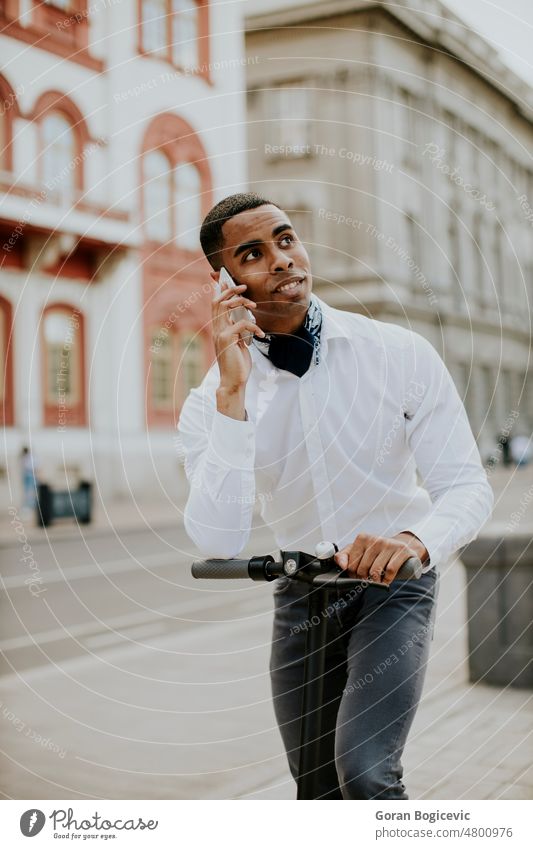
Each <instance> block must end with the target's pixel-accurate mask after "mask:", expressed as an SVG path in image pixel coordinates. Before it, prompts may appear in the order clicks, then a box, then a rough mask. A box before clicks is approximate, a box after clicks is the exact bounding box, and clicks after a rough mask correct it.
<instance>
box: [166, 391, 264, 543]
mask: <svg viewBox="0 0 533 849" xmlns="http://www.w3.org/2000/svg"><path fill="white" fill-rule="evenodd" d="M178 433H179V436H180V439H181V443H182V448H183V453H184V461H185V474H186V476H187V480H188V482H189V485H190V491H189V497H188V499H187V503H186V506H185V512H184V524H185V530H186V531H187V534H188V535H189V537H190V539H191V540H192V541H193V542H194V543H195V545H196V546H197V548H198V549H199V550H200V552H201V553H202V554H203V556H204V557H221V558H229V557H236V556H237V555H238V554H239V553H240V552H241V551H242V549H243V548H244V546H245V545H246V543H247V541H248V537H249V535H250V529H251V526H252V516H253V507H254V501H255V472H254V464H255V425H254V424H253V422H251V421H248V420H246V421H238V420H237V419H233V418H231V417H229V416H225V415H223V414H222V413H219V412H218V410H217V409H216V401H215V398H214V397H210V396H209V393H207V392H205V391H204V390H203V389H202V387H199V388H198V389H193V390H192V391H191V392H190V393H189V396H188V398H187V400H186V401H185V404H184V405H183V408H182V411H181V415H180V419H179V423H178Z"/></svg>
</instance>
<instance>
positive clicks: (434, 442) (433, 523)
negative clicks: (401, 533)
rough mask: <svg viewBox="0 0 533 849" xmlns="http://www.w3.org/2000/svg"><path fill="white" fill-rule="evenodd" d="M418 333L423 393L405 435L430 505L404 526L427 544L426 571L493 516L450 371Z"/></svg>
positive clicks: (417, 364) (416, 374) (483, 474)
mask: <svg viewBox="0 0 533 849" xmlns="http://www.w3.org/2000/svg"><path fill="white" fill-rule="evenodd" d="M413 337H414V338H415V348H414V351H415V363H414V380H415V381H416V384H417V386H418V387H419V389H418V391H417V393H411V397H414V395H415V394H416V396H417V397H418V396H420V403H419V404H418V405H417V407H416V409H412V410H409V411H406V412H407V416H406V435H407V440H408V444H409V446H410V448H411V450H412V452H413V455H414V458H415V461H416V465H417V468H418V471H419V474H420V476H421V479H422V483H423V486H424V487H425V488H426V489H427V491H428V493H429V495H430V498H431V502H432V507H431V510H430V511H429V513H428V514H427V515H426V516H424V517H423V518H421V519H420V521H418V522H414V523H411V524H410V526H409V528H406V529H405V530H408V531H410V532H411V533H413V534H415V536H417V537H418V538H419V539H420V540H421V541H422V542H423V544H424V546H425V547H426V549H427V551H428V553H429V561H426V563H425V564H424V571H427V570H428V569H429V568H431V567H433V566H437V565H438V564H439V563H444V562H446V561H447V560H448V558H449V557H450V556H451V555H452V554H454V553H455V552H457V551H458V550H459V549H460V548H462V547H463V546H465V545H466V544H467V543H469V542H471V541H472V540H473V539H475V538H476V536H477V535H478V533H479V531H480V530H481V528H482V527H483V525H484V524H485V522H486V521H487V519H488V518H489V517H490V515H491V512H492V507H493V503H494V495H493V492H492V488H491V486H490V484H489V482H488V479H487V474H486V472H485V470H484V468H483V465H482V463H481V457H480V455H479V451H478V448H477V445H476V442H475V439H474V436H473V434H472V430H471V428H470V424H469V421H468V418H467V415H466V411H465V408H464V405H463V403H462V401H461V398H460V397H459V393H458V392H457V389H456V387H455V384H454V382H453V380H452V377H451V375H450V373H449V371H448V369H447V368H446V366H445V365H444V362H443V361H442V359H441V358H440V356H439V355H438V353H437V352H436V350H435V349H434V348H433V346H432V345H431V344H430V343H429V342H428V341H427V340H426V339H424V338H423V337H422V336H420V334H417V333H413Z"/></svg>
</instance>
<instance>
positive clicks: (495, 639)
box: [461, 535, 533, 688]
mask: <svg viewBox="0 0 533 849" xmlns="http://www.w3.org/2000/svg"><path fill="white" fill-rule="evenodd" d="M461 560H462V562H463V563H464V565H465V567H466V574H467V581H468V586H467V610H468V659H469V670H470V680H471V681H483V682H484V683H486V684H495V685H497V686H500V687H502V686H511V687H529V688H533V539H532V538H531V537H529V536H525V535H522V536H518V535H511V536H509V537H481V538H479V539H477V540H475V541H474V542H472V543H470V545H468V546H466V548H464V549H463V551H462V553H461Z"/></svg>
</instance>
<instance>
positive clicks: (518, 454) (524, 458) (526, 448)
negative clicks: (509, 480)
mask: <svg viewBox="0 0 533 849" xmlns="http://www.w3.org/2000/svg"><path fill="white" fill-rule="evenodd" d="M510 452H511V457H512V460H513V462H514V463H516V465H517V466H527V464H528V463H529V461H530V460H531V453H532V446H531V438H530V437H527V436H524V434H517V435H516V436H513V438H512V439H511V446H510Z"/></svg>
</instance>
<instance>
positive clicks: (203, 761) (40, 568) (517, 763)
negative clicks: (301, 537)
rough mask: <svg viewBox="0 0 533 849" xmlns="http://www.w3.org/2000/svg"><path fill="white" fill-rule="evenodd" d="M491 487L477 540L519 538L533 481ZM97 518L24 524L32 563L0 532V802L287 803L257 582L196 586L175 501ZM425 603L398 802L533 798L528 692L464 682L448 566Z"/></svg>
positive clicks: (462, 605) (530, 476) (458, 596)
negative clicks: (433, 608)
mask: <svg viewBox="0 0 533 849" xmlns="http://www.w3.org/2000/svg"><path fill="white" fill-rule="evenodd" d="M490 479H491V482H492V484H493V486H494V489H495V494H496V504H495V510H494V514H493V518H492V520H491V522H490V523H489V524H488V525H487V527H486V528H485V529H484V530H483V533H484V534H498V533H502V532H506V533H509V532H514V533H518V532H520V533H522V532H523V533H530V532H531V531H532V530H533V527H532V526H533V507H532V505H533V500H531V499H533V471H532V470H531V469H529V468H525V469H519V470H513V471H512V472H508V471H505V470H500V469H497V470H496V471H494V473H492V474H491V476H490ZM528 493H530V495H528ZM528 499H529V500H528ZM105 512H107V516H108V518H106V516H105V515H104V514H105ZM104 514H102V515H103V520H102V515H101V516H100V517H99V519H98V521H97V522H95V525H94V527H92V528H89V529H87V528H83V527H76V526H75V525H74V524H70V525H69V524H67V523H65V522H64V523H62V524H61V525H58V526H57V527H52V528H50V529H46V530H44V529H36V528H32V527H26V525H25V524H24V523H23V526H24V532H25V538H26V539H27V540H28V542H27V543H26V544H27V545H29V546H30V548H31V554H32V558H33V563H32V565H31V566H30V565H28V564H29V561H28V560H26V561H22V560H21V555H22V544H21V540H20V528H19V533H18V535H17V533H16V532H15V529H14V526H13V525H10V524H9V522H7V521H5V520H4V523H3V525H2V527H1V528H0V546H2V551H1V556H2V569H1V574H2V579H3V582H4V586H3V593H2V602H1V604H2V607H1V614H2V615H1V618H0V623H1V624H0V649H1V655H0V664H1V666H0V748H1V750H2V751H3V753H4V755H3V762H2V769H1V776H0V793H1V794H2V796H3V798H12V799H31V798H37V799H65V798H67V799H86V798H90V799H93V798H94V799H108V798H109V799H114V798H117V799H120V798H123V799H127V798H130V799H131V798H134V799H135V798H138V799H145V798H153V799H221V798H224V799H249V798H251V799H293V798H295V787H294V782H293V781H292V778H291V777H290V775H289V773H288V769H287V766H286V760H285V755H284V752H283V748H282V744H281V738H280V735H279V731H278V729H277V727H276V723H275V719H274V714H273V710H272V704H271V699H270V683H269V676H268V658H269V651H270V636H271V624H272V595H271V587H270V586H269V585H264V584H256V583H252V582H246V581H243V582H235V583H231V584H230V583H229V582H228V583H226V582H224V583H222V582H220V583H219V582H216V581H209V582H207V581H206V582H204V581H202V582H199V581H194V579H192V578H191V576H190V563H191V560H192V559H194V556H195V555H194V551H192V550H191V547H190V544H189V542H188V540H187V538H186V535H185V533H184V531H183V527H182V523H181V520H180V509H179V508H176V507H175V506H174V505H170V506H169V505H167V506H163V505H157V504H153V503H152V504H150V505H133V506H132V505H129V504H127V503H125V502H123V503H121V504H119V505H117V504H113V505H108V509H107V511H104ZM512 514H514V519H512V520H511V518H510V517H511V516H512ZM510 522H511V524H512V525H513V528H512V530H510ZM251 539H252V543H251V544H250V545H249V546H248V547H247V553H248V554H258V553H266V552H268V551H270V550H272V548H273V541H272V538H271V536H270V533H269V531H268V530H267V529H266V528H264V527H263V526H262V525H261V523H260V522H258V523H257V527H255V528H254V531H253V533H252V536H251ZM26 552H27V549H26ZM28 578H30V579H31V580H33V581H34V583H33V585H32V586H33V588H34V593H37V592H38V594H34V595H32V593H31V592H30V590H29V584H28ZM437 610H438V613H437V624H436V631H435V639H434V641H433V643H432V650H431V659H430V664H429V669H428V674H427V678H426V685H425V689H424V695H423V699H422V702H421V705H420V707H419V710H418V713H417V716H416V719H415V722H414V725H413V728H412V730H411V733H410V736H409V739H408V743H407V747H406V750H405V753H404V758H403V762H404V768H405V773H404V780H405V783H406V786H407V789H408V792H409V795H410V797H411V798H419V799H482V798H487V799H496V798H509V799H531V798H533V769H532V767H531V763H532V752H533V741H532V737H531V735H532V733H533V732H532V729H533V721H532V720H533V692H532V691H530V690H520V689H517V688H513V687H493V686H489V685H485V684H471V683H469V681H468V668H467V654H466V641H467V629H466V574H465V570H464V567H463V565H462V564H461V562H460V561H454V562H453V563H450V564H449V565H448V566H446V567H445V568H443V569H442V571H441V575H440V580H439V599H438V609H437Z"/></svg>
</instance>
